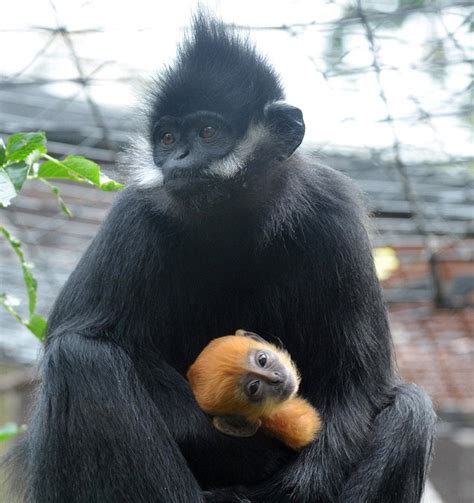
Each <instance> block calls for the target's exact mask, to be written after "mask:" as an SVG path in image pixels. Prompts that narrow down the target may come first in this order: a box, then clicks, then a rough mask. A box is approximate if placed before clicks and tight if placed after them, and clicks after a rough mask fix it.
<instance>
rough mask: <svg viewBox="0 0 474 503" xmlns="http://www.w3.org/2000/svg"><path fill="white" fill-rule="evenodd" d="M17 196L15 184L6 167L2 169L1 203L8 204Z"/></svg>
mask: <svg viewBox="0 0 474 503" xmlns="http://www.w3.org/2000/svg"><path fill="white" fill-rule="evenodd" d="M15 196H16V190H15V186H14V185H13V183H12V181H11V180H10V177H9V176H8V174H7V172H6V171H5V170H4V169H0V204H1V205H2V206H8V205H9V204H10V201H11V200H12V199H13V198H14V197H15Z"/></svg>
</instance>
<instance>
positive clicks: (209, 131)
mask: <svg viewBox="0 0 474 503" xmlns="http://www.w3.org/2000/svg"><path fill="white" fill-rule="evenodd" d="M215 134H216V128H214V127H212V126H205V127H203V128H202V129H201V131H199V136H200V137H201V138H204V139H205V140H207V139H209V138H212V137H213V136H214V135H215Z"/></svg>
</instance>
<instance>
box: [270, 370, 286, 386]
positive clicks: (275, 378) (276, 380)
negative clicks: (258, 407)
mask: <svg viewBox="0 0 474 503" xmlns="http://www.w3.org/2000/svg"><path fill="white" fill-rule="evenodd" d="M270 380H271V382H272V384H281V383H282V382H283V380H284V379H283V376H282V375H281V374H280V372H272V375H271V377H270Z"/></svg>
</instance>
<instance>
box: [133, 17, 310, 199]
mask: <svg viewBox="0 0 474 503" xmlns="http://www.w3.org/2000/svg"><path fill="white" fill-rule="evenodd" d="M283 98H284V94H283V89H282V86H281V84H280V82H279V78H278V76H277V75H276V73H275V71H274V70H273V68H272V67H271V66H270V65H269V64H268V63H267V61H266V60H265V59H264V58H263V57H262V56H260V55H259V54H257V53H256V51H255V49H254V47H253V46H252V45H251V44H250V42H249V41H248V40H247V39H245V38H242V37H241V36H239V35H238V34H237V33H236V31H235V30H233V29H231V28H228V27H226V26H224V25H223V24H222V23H221V22H220V21H217V20H215V19H213V18H210V17H208V16H206V15H205V14H203V13H201V12H200V13H198V14H197V15H196V16H195V17H194V20H193V25H192V30H191V33H190V34H189V36H188V37H187V38H186V39H185V41H184V42H183V44H182V45H181V46H180V47H179V49H178V56H177V60H176V62H175V64H174V65H173V66H172V67H169V68H167V69H166V70H165V71H164V73H163V74H162V75H161V76H160V77H159V78H158V79H157V81H156V82H155V87H154V89H153V91H152V93H151V99H150V100H149V101H150V107H149V114H148V120H149V124H148V141H149V145H150V147H151V149H149V151H150V157H152V158H153V161H152V162H148V163H147V164H145V163H143V162H142V163H141V166H140V168H139V169H138V171H137V172H136V173H135V174H134V178H135V180H136V181H137V183H138V184H139V185H142V186H144V187H147V186H148V187H153V186H159V185H162V184H163V185H164V188H165V190H166V191H167V192H169V193H170V194H172V195H177V194H180V193H181V194H183V188H187V189H189V188H190V187H199V190H200V191H205V190H211V188H212V186H215V185H216V184H217V183H225V182H224V181H225V180H233V179H236V178H239V177H242V176H245V172H246V171H250V170H251V169H252V168H251V164H252V162H253V163H254V164H255V163H256V162H257V161H258V163H259V166H260V168H262V167H264V166H265V165H266V164H269V163H274V162H276V163H281V162H284V161H285V160H286V159H287V158H288V157H290V156H291V154H292V153H293V152H294V150H295V149H296V148H297V147H298V146H299V144H300V143H301V141H302V139H303V135H304V122H303V117H302V114H301V111H300V110H299V109H297V108H295V107H292V106H290V105H287V104H286V103H284V102H282V100H283ZM184 193H186V191H184ZM187 193H188V194H189V191H188V192H187Z"/></svg>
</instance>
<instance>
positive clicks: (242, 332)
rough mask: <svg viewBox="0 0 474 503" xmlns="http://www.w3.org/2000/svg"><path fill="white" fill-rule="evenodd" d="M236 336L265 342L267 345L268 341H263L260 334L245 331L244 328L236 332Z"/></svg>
mask: <svg viewBox="0 0 474 503" xmlns="http://www.w3.org/2000/svg"><path fill="white" fill-rule="evenodd" d="M234 335H239V336H244V337H250V339H253V340H254V341H257V342H263V343H265V344H267V341H266V340H265V339H262V338H261V337H260V336H259V335H258V334H256V333H254V332H248V331H247V330H243V329H242V328H240V329H239V330H236V331H235V334H234Z"/></svg>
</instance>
